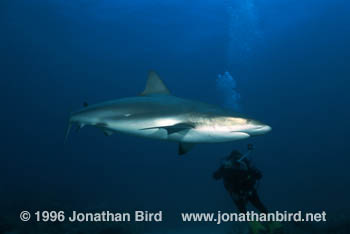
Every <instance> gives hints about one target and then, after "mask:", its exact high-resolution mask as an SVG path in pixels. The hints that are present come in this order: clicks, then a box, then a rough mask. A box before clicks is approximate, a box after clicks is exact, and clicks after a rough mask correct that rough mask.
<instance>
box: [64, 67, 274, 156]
mask: <svg viewBox="0 0 350 234" xmlns="http://www.w3.org/2000/svg"><path fill="white" fill-rule="evenodd" d="M72 125H77V127H78V129H80V128H82V127H84V126H94V127H97V128H99V129H101V130H102V131H103V132H104V134H105V135H106V136H110V135H112V134H113V133H116V132H121V133H127V134H132V135H136V136H140V137H145V138H152V139H160V140H167V141H174V142H178V145H179V146H178V154H179V155H183V154H186V153H187V152H189V151H190V150H191V149H192V148H193V146H194V145H196V144H198V143H220V142H230V141H237V140H242V139H246V138H249V137H252V136H257V135H263V134H266V133H268V132H269V131H271V127H270V126H269V125H267V124H264V123H262V122H260V121H257V120H254V119H250V118H246V117H243V116H242V115H240V114H237V113H235V112H233V111H232V110H228V109H224V108H222V107H219V106H215V105H211V104H207V103H203V102H198V101H193V100H189V99H184V98H180V97H176V96H174V95H172V94H171V93H170V91H169V89H168V88H167V87H166V85H165V84H164V82H163V81H162V79H161V78H160V77H159V75H158V74H157V73H156V72H154V71H151V72H149V75H148V79H147V82H146V87H145V89H144V91H143V92H142V93H141V94H139V95H138V96H134V97H126V98H121V99H117V100H113V101H107V102H103V103H100V104H95V105H88V104H87V103H84V107H83V108H82V109H80V110H78V111H75V112H72V113H71V114H70V117H69V123H68V127H67V130H66V134H65V141H66V139H67V137H68V135H69V132H70V129H71V127H72Z"/></svg>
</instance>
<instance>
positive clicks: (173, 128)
mask: <svg viewBox="0 0 350 234" xmlns="http://www.w3.org/2000/svg"><path fill="white" fill-rule="evenodd" d="M157 128H159V129H165V130H166V131H167V132H168V135H170V134H173V133H179V132H181V131H185V130H190V129H192V128H194V126H193V125H191V124H187V123H179V124H175V125H170V126H159V127H151V128H143V129H142V130H147V129H157Z"/></svg>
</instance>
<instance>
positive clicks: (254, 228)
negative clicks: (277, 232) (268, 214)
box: [249, 221, 267, 234]
mask: <svg viewBox="0 0 350 234" xmlns="http://www.w3.org/2000/svg"><path fill="white" fill-rule="evenodd" d="M249 227H250V231H251V233H252V234H260V233H261V232H262V231H264V232H265V231H267V228H266V227H265V226H264V225H263V224H261V223H260V222H258V221H252V222H249Z"/></svg>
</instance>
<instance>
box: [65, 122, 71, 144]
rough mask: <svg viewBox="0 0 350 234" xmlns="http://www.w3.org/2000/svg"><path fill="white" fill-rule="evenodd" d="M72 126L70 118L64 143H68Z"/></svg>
mask: <svg viewBox="0 0 350 234" xmlns="http://www.w3.org/2000/svg"><path fill="white" fill-rule="evenodd" d="M71 127H72V123H71V121H70V120H69V122H68V126H67V128H66V134H65V137H64V143H66V141H67V139H68V135H69V132H70V129H71Z"/></svg>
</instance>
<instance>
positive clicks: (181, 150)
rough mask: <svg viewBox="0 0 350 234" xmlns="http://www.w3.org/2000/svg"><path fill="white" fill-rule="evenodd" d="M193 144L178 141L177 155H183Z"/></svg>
mask: <svg viewBox="0 0 350 234" xmlns="http://www.w3.org/2000/svg"><path fill="white" fill-rule="evenodd" d="M194 146H195V144H194V143H187V142H180V143H179V151H178V154H179V155H184V154H186V153H187V152H188V151H190V150H191V149H192V148H193V147H194Z"/></svg>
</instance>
